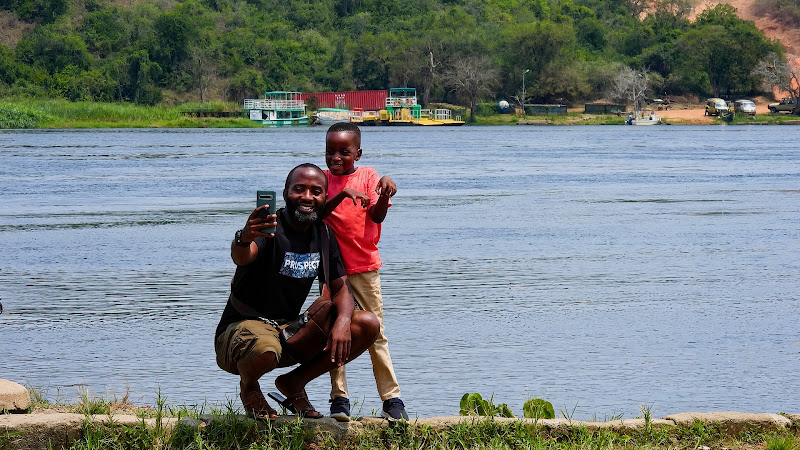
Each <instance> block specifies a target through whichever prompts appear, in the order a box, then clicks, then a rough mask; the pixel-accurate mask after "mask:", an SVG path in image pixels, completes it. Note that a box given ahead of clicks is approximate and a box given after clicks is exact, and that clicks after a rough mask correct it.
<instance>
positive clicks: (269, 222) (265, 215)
mask: <svg viewBox="0 0 800 450" xmlns="http://www.w3.org/2000/svg"><path fill="white" fill-rule="evenodd" d="M277 220H278V216H277V215H276V214H274V211H270V207H269V205H263V206H259V207H257V208H256V209H254V210H253V213H252V214H250V217H249V218H248V219H247V228H248V229H249V230H250V232H251V233H252V236H253V238H256V237H259V236H262V237H268V238H271V237H275V227H276V226H278V222H277Z"/></svg>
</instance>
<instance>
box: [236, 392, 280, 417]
mask: <svg viewBox="0 0 800 450" xmlns="http://www.w3.org/2000/svg"><path fill="white" fill-rule="evenodd" d="M240 397H241V399H242V405H243V406H244V412H245V414H247V416H248V417H250V418H253V419H257V420H274V419H277V418H278V411H275V409H273V408H272V407H271V406H269V403H267V399H266V398H264V394H262V393H261V391H250V392H248V393H247V394H244V393H242V394H241V395H240Z"/></svg>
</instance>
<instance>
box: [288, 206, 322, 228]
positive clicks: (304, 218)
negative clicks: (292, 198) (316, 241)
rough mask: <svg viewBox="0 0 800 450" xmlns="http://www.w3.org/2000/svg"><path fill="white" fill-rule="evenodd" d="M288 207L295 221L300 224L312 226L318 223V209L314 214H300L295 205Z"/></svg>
mask: <svg viewBox="0 0 800 450" xmlns="http://www.w3.org/2000/svg"><path fill="white" fill-rule="evenodd" d="M286 207H287V208H288V209H289V212H290V213H291V214H292V217H294V220H296V221H297V222H299V223H300V224H303V225H310V224H312V223H314V222H316V221H317V219H318V218H319V214H318V213H317V209H316V208H315V209H314V212H310V213H304V212H300V210H299V209H297V207H296V206H295V205H286Z"/></svg>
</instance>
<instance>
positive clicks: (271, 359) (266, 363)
mask: <svg viewBox="0 0 800 450" xmlns="http://www.w3.org/2000/svg"><path fill="white" fill-rule="evenodd" d="M276 367H278V357H277V355H275V353H274V352H272V351H266V352H264V353H262V354H260V355H258V356H254V357H251V358H247V359H242V360H239V361H237V362H236V368H237V369H238V370H239V374H240V375H241V376H242V377H243V378H260V377H261V376H262V375H264V374H265V373H267V372H270V371H272V370H273V369H275V368H276Z"/></svg>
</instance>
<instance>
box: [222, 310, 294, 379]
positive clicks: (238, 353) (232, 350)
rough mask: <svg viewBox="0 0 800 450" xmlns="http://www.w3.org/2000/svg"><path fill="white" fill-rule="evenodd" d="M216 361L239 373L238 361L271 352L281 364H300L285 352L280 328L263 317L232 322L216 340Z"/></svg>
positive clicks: (228, 370)
mask: <svg viewBox="0 0 800 450" xmlns="http://www.w3.org/2000/svg"><path fill="white" fill-rule="evenodd" d="M214 350H215V351H216V353H217V365H218V366H219V367H220V368H221V369H222V370H224V371H226V372H230V373H232V374H234V375H239V369H238V368H237V364H238V363H239V362H240V361H244V362H247V361H248V360H253V359H255V358H258V357H259V356H261V355H263V354H264V353H266V352H272V353H274V354H275V357H276V358H277V359H278V367H289V366H293V365H295V364H297V362H295V360H294V359H292V357H291V356H289V355H288V354H286V355H282V353H283V352H282V349H281V340H280V337H279V336H278V329H277V328H275V327H273V326H272V325H269V324H266V323H264V322H262V321H260V320H244V321H241V322H236V323H232V324H230V325H229V326H228V328H226V329H225V331H223V332H222V334H220V335H219V337H218V338H217V339H216V340H215V341H214Z"/></svg>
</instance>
